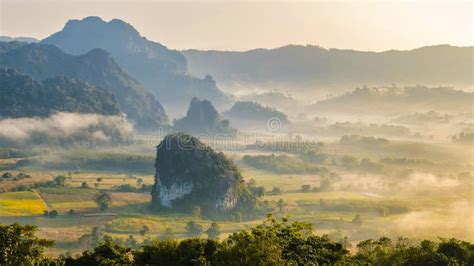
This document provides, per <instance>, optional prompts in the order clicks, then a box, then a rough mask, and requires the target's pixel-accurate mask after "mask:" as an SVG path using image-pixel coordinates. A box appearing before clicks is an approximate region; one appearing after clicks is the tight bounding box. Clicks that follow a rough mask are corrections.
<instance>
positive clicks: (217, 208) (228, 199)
mask: <svg viewBox="0 0 474 266" xmlns="http://www.w3.org/2000/svg"><path fill="white" fill-rule="evenodd" d="M155 167H156V175H155V184H154V186H153V190H152V193H151V194H152V203H153V206H154V207H155V208H162V207H165V208H177V209H183V210H189V209H190V208H191V207H193V206H199V207H200V208H201V210H202V211H203V213H204V214H206V213H207V214H209V213H216V212H217V213H219V212H221V213H222V212H227V211H230V210H232V209H234V208H235V207H236V206H237V204H238V202H239V192H240V190H242V189H245V185H244V181H243V179H242V176H241V175H240V173H239V171H238V170H237V168H236V167H235V165H234V164H233V163H232V161H230V160H228V159H227V158H226V157H225V156H224V154H222V153H216V152H215V151H214V150H212V149H211V148H210V147H208V146H206V145H205V144H204V143H202V142H201V141H199V140H198V139H197V138H194V137H192V136H189V135H186V134H172V135H168V136H166V137H165V139H164V140H163V141H162V142H161V143H160V145H159V146H158V148H157V155H156V163H155Z"/></svg>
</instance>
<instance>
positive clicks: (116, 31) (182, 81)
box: [42, 17, 230, 112]
mask: <svg viewBox="0 0 474 266" xmlns="http://www.w3.org/2000/svg"><path fill="white" fill-rule="evenodd" d="M42 43H45V44H54V45H56V46H57V47H59V48H61V49H63V50H64V51H65V52H67V53H71V54H73V55H80V54H84V53H87V52H89V51H90V50H92V49H95V48H101V49H105V50H107V51H109V52H110V53H111V54H112V56H113V58H114V59H115V60H116V61H117V63H118V64H119V65H120V66H121V67H122V68H123V69H124V70H126V71H127V72H128V73H130V75H131V76H133V77H135V78H136V79H138V80H139V81H140V83H142V84H143V85H144V86H145V87H146V88H148V89H149V90H150V91H151V92H152V93H154V94H155V96H157V97H158V98H159V99H160V101H161V102H162V103H163V104H164V105H165V106H166V109H167V110H169V109H171V110H172V112H182V111H184V110H185V108H186V106H187V104H188V103H189V101H190V100H191V99H192V98H193V97H201V98H206V99H209V100H211V101H212V102H213V103H214V104H217V105H218V106H221V105H225V104H228V103H229V102H230V98H229V97H228V96H227V95H225V94H224V93H222V92H221V91H220V90H219V89H218V88H217V86H216V84H215V82H214V80H213V79H212V78H211V77H206V78H204V79H199V78H196V77H192V76H190V75H188V71H187V62H186V58H185V57H184V56H183V55H182V54H181V53H180V52H178V51H176V50H170V49H168V48H167V47H165V46H164V45H162V44H160V43H157V42H153V41H150V40H147V39H146V38H145V37H142V36H141V35H140V33H139V32H138V31H137V30H136V29H135V28H134V27H133V26H132V25H130V24H128V23H126V22H124V21H122V20H118V19H113V20H111V21H109V22H106V21H103V20H102V19H101V18H99V17H87V18H84V19H82V20H70V21H68V22H67V23H66V25H65V26H64V28H63V29H62V30H61V31H59V32H57V33H54V34H53V35H51V36H50V37H48V38H46V39H44V40H42ZM201 76H202V77H204V76H205V75H201Z"/></svg>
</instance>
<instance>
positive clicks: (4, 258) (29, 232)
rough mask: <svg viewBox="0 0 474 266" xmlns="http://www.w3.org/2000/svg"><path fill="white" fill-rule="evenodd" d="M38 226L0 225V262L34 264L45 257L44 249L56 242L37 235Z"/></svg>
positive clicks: (4, 263)
mask: <svg viewBox="0 0 474 266" xmlns="http://www.w3.org/2000/svg"><path fill="white" fill-rule="evenodd" d="M36 229H37V227H36V226H32V225H24V226H23V225H19V224H17V223H14V224H11V225H0V264H1V265H32V264H34V263H35V262H39V261H40V260H41V259H42V258H43V250H44V248H47V247H52V246H53V244H54V242H53V241H49V240H46V239H41V238H38V237H36Z"/></svg>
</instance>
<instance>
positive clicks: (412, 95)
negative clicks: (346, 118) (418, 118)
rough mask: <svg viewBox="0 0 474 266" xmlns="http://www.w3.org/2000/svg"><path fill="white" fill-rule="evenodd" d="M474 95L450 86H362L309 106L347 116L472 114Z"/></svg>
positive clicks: (313, 108) (315, 109)
mask: <svg viewBox="0 0 474 266" xmlns="http://www.w3.org/2000/svg"><path fill="white" fill-rule="evenodd" d="M473 96H474V93H472V92H465V91H460V90H454V89H452V88H447V87H425V86H415V87H404V88H401V87H376V88H367V87H363V88H357V89H355V90H353V91H351V92H348V93H345V94H342V95H340V96H336V97H332V98H329V99H326V100H323V101H320V102H317V103H316V104H314V105H312V106H310V107H309V108H308V109H309V110H310V111H312V112H330V113H338V114H348V115H352V114H358V115H361V114H378V115H383V114H385V115H390V114H397V113H410V112H418V111H431V110H436V111H440V112H448V113H470V112H472V100H473Z"/></svg>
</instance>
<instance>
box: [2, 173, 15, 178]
mask: <svg viewBox="0 0 474 266" xmlns="http://www.w3.org/2000/svg"><path fill="white" fill-rule="evenodd" d="M12 177H13V175H12V174H11V173H10V172H5V173H3V175H2V178H3V179H10V178H12Z"/></svg>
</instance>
